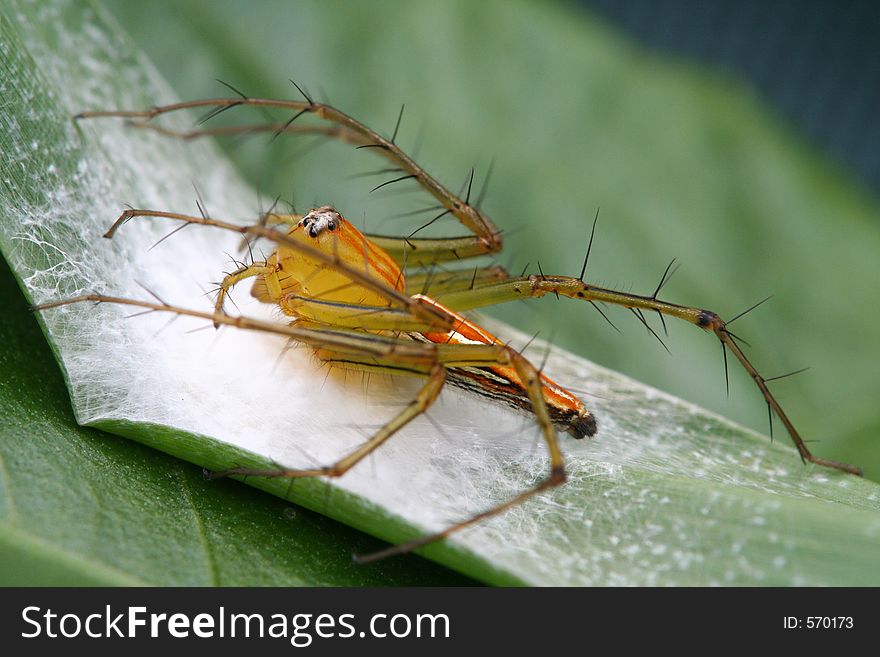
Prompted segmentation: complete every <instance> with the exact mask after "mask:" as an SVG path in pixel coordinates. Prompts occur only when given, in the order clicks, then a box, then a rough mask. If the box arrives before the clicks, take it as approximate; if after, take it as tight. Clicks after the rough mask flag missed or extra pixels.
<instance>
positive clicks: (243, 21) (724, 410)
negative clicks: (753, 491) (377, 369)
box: [106, 0, 880, 479]
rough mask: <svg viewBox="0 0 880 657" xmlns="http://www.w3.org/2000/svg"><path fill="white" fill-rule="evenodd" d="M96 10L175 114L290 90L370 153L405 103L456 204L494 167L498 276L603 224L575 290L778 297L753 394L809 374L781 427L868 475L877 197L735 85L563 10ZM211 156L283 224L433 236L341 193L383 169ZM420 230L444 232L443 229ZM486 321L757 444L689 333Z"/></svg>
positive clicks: (735, 390) (551, 315)
mask: <svg viewBox="0 0 880 657" xmlns="http://www.w3.org/2000/svg"><path fill="white" fill-rule="evenodd" d="M106 4H107V6H108V7H109V8H110V10H111V11H112V12H113V13H114V14H115V15H116V16H117V18H118V19H119V21H120V24H121V27H120V29H124V30H127V31H128V32H129V33H130V34H131V35H132V36H133V37H134V38H135V40H136V41H137V42H138V43H139V44H140V46H141V47H142V48H143V49H144V50H145V51H147V53H148V54H149V56H150V57H151V58H152V60H153V61H154V62H155V63H156V65H157V66H158V68H159V70H160V72H161V73H162V75H163V76H164V77H165V78H166V79H168V80H169V81H170V83H171V84H172V85H173V86H174V88H175V90H176V92H177V93H178V95H179V96H180V97H181V98H184V99H191V98H199V97H212V96H218V95H220V96H225V95H228V93H229V92H228V90H225V89H224V88H223V87H221V86H220V85H219V84H217V83H216V82H215V78H220V79H222V80H225V81H227V82H229V83H230V84H233V85H235V86H236V87H238V88H240V89H242V90H243V91H244V92H246V93H247V94H249V95H264V96H269V97H296V96H297V94H296V92H295V90H294V89H293V88H292V86H291V85H290V83H289V82H288V78H294V79H295V80H296V81H297V82H298V83H300V84H302V85H305V86H306V87H307V88H308V89H309V90H310V92H311V93H312V94H313V95H314V96H316V97H317V98H318V99H319V100H325V101H330V102H332V103H334V104H336V105H338V106H339V107H340V108H341V109H343V110H345V111H347V112H349V113H351V114H353V115H354V116H356V117H357V118H359V119H361V120H362V121H364V122H366V123H367V124H369V125H371V126H372V127H374V128H376V129H378V130H380V131H384V132H385V133H387V134H390V133H391V131H392V130H393V128H394V123H395V120H396V118H397V113H398V111H399V109H400V105H401V103H405V104H406V110H405V113H404V117H403V123H402V126H401V129H400V135H399V137H398V140H397V141H398V143H399V144H400V145H401V146H402V147H403V148H404V149H405V150H408V151H409V152H411V153H412V152H414V151H415V152H416V155H417V156H418V159H419V161H420V162H421V163H422V164H423V166H425V167H426V168H427V169H428V171H430V172H431V173H432V174H434V175H435V176H437V177H438V178H439V179H440V180H442V181H444V182H445V183H447V184H448V185H449V186H450V187H452V188H453V189H457V188H458V187H459V185H461V184H462V181H464V179H465V177H466V176H467V174H468V172H469V170H470V167H471V166H475V167H476V171H477V174H476V181H477V184H481V183H482V181H483V179H484V177H485V174H486V170H487V168H488V167H489V164H490V162H492V161H494V163H495V164H494V173H493V177H492V180H491V184H490V186H489V190H488V193H487V195H486V199H485V202H484V204H483V208H484V209H485V210H486V211H487V212H488V213H489V215H490V216H492V217H493V219H494V220H495V221H496V223H498V224H499V225H500V226H501V227H502V228H503V229H505V231H506V236H507V237H506V239H507V241H506V248H505V251H504V253H503V254H502V255H501V257H500V258H499V262H501V263H502V264H505V265H507V266H509V267H510V268H511V269H512V270H515V271H516V272H519V271H520V270H521V269H522V268H523V267H525V266H527V265H528V266H529V268H530V270H531V271H535V270H536V263H537V262H540V263H541V267H542V268H543V270H544V271H545V272H546V273H550V272H553V273H564V274H573V275H576V274H577V272H578V270H579V268H580V263H581V260H582V258H583V253H584V250H585V247H586V242H587V238H588V236H589V227H590V222H591V220H592V216H593V214H594V213H595V211H596V209H597V208H598V207H601V218H600V223H599V230H598V236H597V241H596V244H595V245H594V249H593V255H592V257H591V262H590V269H589V271H588V274H587V276H588V280H590V281H591V282H594V283H598V284H604V285H608V286H616V287H619V288H621V289H625V290H632V291H635V292H641V293H650V292H651V291H653V289H654V287H655V286H656V284H657V282H658V280H659V278H660V275H661V273H662V272H663V270H664V268H665V267H666V265H667V263H668V262H669V260H671V259H672V258H673V257H677V258H678V262H680V263H681V265H682V267H681V269H680V271H679V272H678V273H677V274H676V276H675V278H674V279H673V280H672V282H671V283H670V284H669V285H668V286H667V288H666V289H665V292H664V294H665V297H666V298H667V300H669V301H673V302H678V303H686V304H693V305H697V306H701V307H705V308H711V309H713V310H716V311H718V312H719V313H721V314H722V315H726V316H728V317H730V316H733V315H734V314H736V313H738V312H740V311H741V310H744V309H745V308H747V307H749V306H751V305H752V304H753V303H755V302H757V301H759V300H760V299H762V298H764V297H765V296H767V295H770V294H772V295H774V298H773V299H772V301H770V302H769V303H767V304H765V305H764V306H762V307H761V308H760V309H759V310H756V311H755V312H754V313H752V314H751V315H749V316H748V317H747V318H744V319H742V320H740V321H739V322H738V323H737V327H736V330H737V333H738V334H740V335H742V336H743V337H744V338H746V339H747V340H749V342H750V343H751V344H752V345H753V346H752V348H751V349H750V351H749V353H750V355H751V356H752V357H753V359H754V362H755V363H756V365H757V366H758V368H759V369H760V370H761V372H762V373H763V374H764V375H765V376H768V377H769V376H775V375H779V374H783V373H786V372H789V371H792V370H795V369H798V368H801V367H805V366H810V368H811V369H810V370H809V371H808V372H806V373H804V374H801V375H799V376H797V377H793V378H792V379H787V380H785V381H780V382H778V383H776V384H774V385H775V389H776V390H777V392H778V394H779V396H780V398H781V400H782V403H783V405H784V407H785V408H786V409H788V411H789V413H790V415H791V416H792V418H793V419H794V421H795V423H796V424H797V425H798V426H799V427H800V428H801V430H802V432H803V433H804V434H805V437H806V438H808V439H810V440H815V441H819V442H818V443H814V444H813V449H814V450H815V451H816V452H817V453H818V454H821V455H823V456H827V457H832V458H838V459H844V460H849V461H852V462H855V463H857V464H858V465H861V466H863V467H864V468H865V470H866V473H867V475H868V476H869V477H871V478H874V479H880V442H878V441H877V439H876V437H877V434H878V429H880V413H878V408H877V402H876V397H877V392H878V390H877V386H876V381H877V373H876V369H877V363H878V362H880V341H878V340H877V337H878V332H877V329H876V326H877V325H878V319H880V317H878V315H880V306H878V304H877V303H876V298H877V290H878V282H880V276H878V255H880V221H878V219H880V212H878V206H877V203H876V199H874V198H872V197H871V196H870V195H869V194H868V193H867V192H866V191H865V190H864V189H862V188H860V187H859V185H858V184H856V183H855V182H853V180H852V177H851V175H850V174H849V173H847V172H844V171H842V170H841V169H840V168H838V167H837V166H836V165H834V164H832V163H831V162H830V160H829V159H828V158H826V157H825V156H824V155H821V154H820V153H818V152H817V151H816V150H814V148H813V147H811V146H808V145H807V144H806V142H805V141H804V139H803V137H802V135H801V134H800V133H799V132H797V130H795V129H794V128H793V127H791V126H790V125H788V124H786V123H785V122H784V121H783V120H781V119H780V118H779V117H778V116H776V115H775V114H774V112H773V111H771V110H769V109H768V108H767V106H766V105H765V104H764V103H763V102H762V101H761V100H759V99H758V97H757V96H756V94H755V93H754V91H753V90H752V88H751V87H750V86H749V85H748V84H747V83H745V82H743V81H742V80H740V79H737V78H735V77H734V76H732V75H730V74H727V73H724V72H721V71H719V70H710V69H709V68H706V67H702V66H699V65H697V64H694V63H693V62H691V61H688V60H686V59H683V58H673V57H670V56H667V55H664V54H662V53H658V52H656V51H649V50H647V49H644V48H643V47H641V46H639V45H637V43H636V42H635V41H634V39H633V38H632V37H631V36H629V35H627V34H624V33H623V32H621V31H619V30H618V29H617V28H615V27H613V26H611V25H610V24H609V23H607V22H605V20H604V19H599V18H597V17H596V16H594V15H592V14H590V13H588V12H585V11H583V10H581V9H579V8H577V7H575V6H573V5H568V4H563V3H553V2H548V3H532V4H530V3H524V2H509V1H500V0H499V1H495V2H479V3H476V2H466V1H463V0H462V1H459V2H419V3H411V2H403V1H400V2H382V3H348V2H339V1H330V2H328V1H314V2H295V3H291V2H281V1H276V2H269V1H264V2H255V3H248V4H245V3H240V2H232V1H212V2H207V1H205V2H186V3H179V2H174V1H173V0H163V1H158V2H151V3H131V2H126V1H124V0H110V1H109V2H107V3H106ZM707 38H711V35H710V36H709V37H707ZM235 112H239V114H237V115H234V114H235ZM260 118H261V117H260V115H259V114H257V113H250V114H249V113H248V111H247V110H235V111H234V112H228V113H226V114H225V115H224V117H223V119H224V120H227V121H233V122H235V121H238V122H250V121H258V120H260ZM224 148H225V149H226V150H227V152H228V153H229V154H230V156H231V157H232V158H233V159H234V160H235V161H236V162H237V163H238V164H239V165H240V169H241V170H242V172H243V173H244V174H245V175H246V176H247V177H248V178H249V179H250V180H251V181H252V182H253V183H254V185H255V188H259V190H260V192H261V195H262V197H263V203H264V205H266V204H268V203H269V202H270V199H272V198H273V197H274V196H275V195H276V194H279V193H280V194H283V195H284V196H285V197H286V198H292V199H293V200H294V201H295V202H296V204H297V206H298V207H300V208H307V207H309V206H312V205H318V204H323V203H333V204H334V205H337V206H338V207H340V208H341V209H342V210H343V212H344V213H345V214H346V215H347V216H348V217H349V219H351V220H353V221H355V222H356V223H358V224H361V225H364V224H365V225H366V226H367V228H368V229H369V230H372V231H375V232H384V233H401V234H405V233H408V232H410V231H411V230H412V229H413V228H415V227H417V226H418V225H420V223H421V222H424V221H425V220H426V218H429V217H430V216H431V215H421V216H417V217H414V218H409V219H401V218H397V219H395V218H393V217H392V215H395V214H400V213H402V212H406V211H409V210H413V209H417V208H420V207H424V206H425V205H427V204H428V203H426V200H425V198H424V197H423V196H421V195H419V194H418V193H416V192H415V191H412V193H410V191H411V190H414V188H415V187H414V186H413V185H410V183H402V184H401V185H396V186H391V187H389V188H386V189H385V190H383V191H382V192H378V193H375V194H369V190H370V189H371V188H372V187H373V186H375V185H376V184H378V183H379V182H382V181H383V180H385V178H382V177H366V178H362V177H356V174H359V173H363V172H368V171H371V170H375V169H378V168H381V167H382V166H384V165H383V163H382V162H381V161H380V160H378V159H376V158H375V157H372V156H371V155H370V154H369V153H366V152H364V151H359V152H352V151H351V149H350V148H348V147H344V146H341V145H336V144H323V145H320V146H319V147H315V144H313V143H312V142H311V141H310V140H308V139H306V140H299V141H297V140H295V139H292V140H286V139H278V140H275V141H274V142H272V143H268V139H267V138H264V137H258V138H253V139H250V140H246V141H242V140H232V141H227V142H225V144H224ZM127 200H128V202H130V203H133V204H137V199H127ZM207 202H208V204H209V206H210V199H207ZM258 206H259V203H258V200H257V196H256V192H255V196H254V212H255V213H256V212H257V210H258ZM177 209H178V210H180V208H177ZM210 209H211V211H212V213H214V214H216V215H221V214H222V208H214V207H212V208H210ZM420 220H421V221H420ZM437 228H438V232H439V233H446V234H456V235H457V234H461V229H460V228H459V226H458V225H457V224H455V223H454V222H449V223H447V224H445V225H440V226H438V227H437ZM489 313H490V314H491V315H493V316H495V317H499V318H501V319H504V320H506V321H508V322H510V323H511V324H513V325H515V326H517V327H519V328H521V329H523V330H526V331H531V332H537V331H538V330H540V331H541V333H540V335H541V337H543V338H545V339H549V340H551V341H552V342H553V343H554V344H558V345H560V346H563V347H565V348H567V349H570V350H572V351H575V352H577V353H580V354H583V355H584V356H586V357H588V358H590V359H592V360H594V361H596V362H599V363H601V364H603V365H606V366H608V367H611V368H613V369H616V370H619V371H622V372H624V373H627V374H629V375H631V376H633V377H635V378H637V379H640V380H642V381H645V382H647V383H649V384H652V385H654V386H656V387H658V388H661V389H663V390H667V391H669V392H672V393H674V394H677V395H679V396H681V397H684V398H686V399H689V400H692V401H694V402H696V403H698V404H700V405H703V406H706V407H708V408H710V409H714V410H716V411H717V412H719V413H721V414H723V415H726V416H728V417H731V418H733V419H734V420H737V421H739V422H741V423H743V424H746V425H748V426H750V427H753V428H756V429H758V430H760V431H762V432H764V433H766V432H767V413H766V407H765V406H764V404H763V401H762V400H761V398H760V395H759V393H758V392H757V390H755V389H754V387H753V386H752V384H751V382H750V381H749V380H748V378H747V376H745V374H744V373H743V372H740V371H738V370H737V369H735V368H732V370H731V394H730V397H729V398H727V396H726V395H725V383H724V374H723V368H722V360H721V353H720V351H721V350H720V348H719V346H718V344H717V343H716V341H715V340H714V339H713V338H711V337H709V336H706V335H701V334H700V332H699V331H697V330H696V329H694V328H692V327H689V326H680V325H670V327H669V329H670V336H669V338H668V340H667V344H668V346H669V349H670V350H671V355H668V354H666V352H665V351H664V350H663V349H662V348H661V347H660V345H658V344H657V343H656V341H655V340H654V338H652V337H651V336H650V335H648V334H647V332H646V331H645V330H644V328H643V327H641V326H640V325H638V324H637V323H636V321H635V320H634V319H633V318H632V317H631V316H629V315H628V314H627V313H624V312H623V311H616V310H615V309H611V310H610V311H609V316H610V317H611V319H612V320H613V321H614V322H615V323H616V324H617V325H618V326H620V328H621V330H622V331H623V335H618V334H617V333H616V332H615V331H613V330H612V329H611V328H610V327H609V326H608V325H607V324H606V323H605V322H604V321H603V320H602V318H601V317H599V316H598V314H596V313H595V312H593V311H592V309H591V308H589V307H588V306H583V305H578V304H576V303H574V302H565V301H562V302H557V301H556V300H555V299H550V298H548V299H545V300H543V301H533V302H531V303H518V304H511V305H508V306H506V307H496V308H493V309H491V310H490V311H489ZM658 326H659V325H658ZM588 385H589V384H588V382H587V383H585V387H586V388H587V389H588ZM776 429H777V433H776V435H777V437H781V436H782V435H783V432H782V429H781V427H780V426H778V423H777V427H776Z"/></svg>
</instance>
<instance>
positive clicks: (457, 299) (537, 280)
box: [437, 275, 862, 476]
mask: <svg viewBox="0 0 880 657" xmlns="http://www.w3.org/2000/svg"><path fill="white" fill-rule="evenodd" d="M545 294H554V295H556V296H566V297H571V298H573V299H580V300H582V301H587V302H590V303H594V304H595V303H597V302H601V303H608V304H612V305H617V306H623V307H624V308H629V309H631V310H633V311H634V312H637V313H638V312H641V311H643V310H649V311H653V312H657V313H659V314H660V315H661V316H662V315H668V316H670V317H676V318H678V319H681V320H684V321H686V322H689V323H691V324H694V325H695V326H698V327H700V328H701V329H703V330H705V331H709V332H712V333H714V334H715V336H716V337H717V338H718V340H719V341H720V342H721V345H722V346H723V347H724V349H725V354H726V350H730V352H731V353H732V354H733V355H734V356H735V357H736V359H737V360H738V361H739V362H740V364H741V365H742V367H743V369H745V371H746V372H748V374H749V376H750V377H751V378H752V380H753V381H754V382H755V385H756V386H757V387H758V389H759V390H760V391H761V394H762V395H763V397H764V400H765V401H766V402H767V405H768V406H769V407H770V408H771V409H772V411H773V412H774V413H776V416H777V417H778V418H779V419H780V420H781V421H782V423H783V425H785V428H786V430H787V431H788V435H789V436H790V437H791V440H792V442H793V443H794V445H795V447H796V448H797V450H798V453H799V454H800V456H801V459H802V460H803V461H804V462H807V461H809V462H810V463H815V464H817V465H821V466H825V467H828V468H833V469H836V470H842V471H843V472H848V473H850V474H855V475H859V476H861V474H862V471H861V469H860V468H857V467H856V466H853V465H850V464H848V463H841V462H838V461H832V460H830V459H825V458H822V457H819V456H815V455H813V454H812V453H811V452H810V450H809V448H808V447H807V445H806V443H805V442H804V440H803V438H801V435H800V433H799V432H798V430H797V429H796V428H795V426H794V424H793V423H792V421H791V420H790V419H789V417H788V415H787V414H786V413H785V411H784V410H783V408H782V406H781V405H780V404H779V402H778V401H777V399H776V397H775V396H774V395H773V393H772V392H771V390H770V388H769V386H768V385H767V380H766V379H765V378H764V377H763V376H761V375H760V374H759V373H758V370H757V369H756V368H755V366H754V365H752V363H751V361H749V359H748V357H747V356H746V355H745V353H744V352H743V350H742V349H741V347H740V345H739V342H737V338H736V336H734V335H733V334H732V333H731V332H730V331H729V330H728V328H727V324H728V322H725V321H724V320H723V319H721V317H720V316H719V315H718V314H717V313H715V312H713V311H711V310H705V309H703V308H697V307H693V306H682V305H678V304H674V303H668V302H666V301H661V300H660V299H658V298H656V296H655V295H652V296H642V295H638V294H631V293H628V292H620V291H617V290H611V289H608V288H603V287H597V286H594V285H589V284H587V283H585V282H584V281H583V280H581V279H579V278H573V277H569V276H544V275H538V276H535V275H532V276H520V277H514V278H510V279H508V280H505V281H501V282H497V283H490V284H487V285H484V286H481V287H478V288H475V289H473V290H464V291H457V292H449V293H443V294H439V295H438V296H437V301H439V302H440V303H442V304H443V305H444V306H446V307H448V308H450V309H452V310H456V311H462V310H469V309H471V308H479V307H481V306H489V305H494V304H498V303H504V302H507V301H515V300H519V299H527V298H532V297H535V298H537V297H542V296H544V295H545Z"/></svg>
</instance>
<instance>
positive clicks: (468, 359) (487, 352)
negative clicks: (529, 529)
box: [34, 294, 566, 563]
mask: <svg viewBox="0 0 880 657" xmlns="http://www.w3.org/2000/svg"><path fill="white" fill-rule="evenodd" d="M87 301H92V302H97V303H115V304H121V305H126V306H135V307H140V308H145V309H146V310H148V311H156V312H170V313H174V314H177V315H185V316H189V317H195V318H200V319H206V320H210V321H213V322H215V323H217V324H222V325H225V326H234V327H236V328H243V329H248V330H253V331H260V332H264V333H274V334H279V335H284V336H286V337H290V338H294V339H296V340H300V341H302V342H304V343H306V344H308V345H310V346H312V347H313V348H315V349H316V354H317V355H318V357H319V358H321V359H322V360H326V361H329V362H332V363H336V364H344V365H345V366H346V367H349V368H354V369H363V370H381V371H387V372H389V373H397V374H400V373H408V374H419V375H422V376H427V377H428V380H427V381H426V383H425V385H424V386H423V387H422V389H421V390H420V391H419V393H418V394H417V396H416V398H415V399H414V400H413V401H412V402H411V403H410V404H409V405H407V407H406V408H404V410H403V411H402V412H400V413H399V414H398V415H397V416H396V417H394V418H393V419H392V420H391V421H389V422H388V423H386V424H385V425H384V426H382V427H381V428H380V429H379V430H378V431H377V432H376V433H375V434H374V435H373V436H372V437H371V438H370V439H369V440H367V441H366V442H364V443H362V444H361V445H360V446H359V447H358V448H357V449H355V450H354V451H353V452H351V453H350V454H348V455H347V456H345V457H343V458H342V459H340V460H339V461H337V462H336V463H334V464H332V465H329V466H325V467H318V468H311V469H304V470H286V469H277V470H266V469H254V468H232V469H230V470H226V471H224V472H221V473H217V474H218V475H225V476H260V477H289V478H300V477H323V476H330V477H340V476H342V475H344V474H345V473H346V472H347V471H348V470H350V469H351V468H352V467H354V466H355V465H356V464H357V463H359V462H360V461H361V460H363V458H364V457H366V456H367V455H368V454H370V453H371V452H373V451H374V450H375V449H377V448H378V447H379V446H380V445H382V444H383V443H384V442H386V441H387V440H388V439H389V438H390V437H391V436H392V435H394V434H395V433H396V432H397V431H399V430H400V429H401V428H402V427H404V426H405V425H406V424H408V423H409V422H410V421H412V420H413V419H414V418H416V417H418V416H419V415H421V414H423V413H424V412H425V411H426V410H427V409H428V408H429V407H430V406H431V404H432V403H433V402H434V400H435V399H436V398H437V396H438V394H439V393H440V390H441V389H442V387H443V385H444V383H445V382H446V372H447V370H449V369H454V368H457V367H468V366H478V367H479V366H488V365H501V366H507V367H511V368H513V369H514V370H515V371H516V373H517V375H518V377H519V379H520V381H521V382H522V384H523V387H524V389H525V391H526V393H527V395H528V398H529V400H530V402H531V405H532V411H533V413H534V415H535V418H536V421H537V423H538V425H539V427H540V429H541V434H542V437H543V438H544V441H545V443H546V445H547V450H548V452H549V456H550V473H549V475H548V476H547V477H546V478H545V479H542V480H541V481H539V482H538V483H537V484H536V485H535V486H534V487H532V488H530V489H528V490H526V491H524V492H522V493H520V494H518V495H516V496H515V497H513V498H511V499H510V500H507V501H505V502H503V503H501V504H498V505H496V506H493V507H491V508H489V509H487V510H485V511H482V512H480V513H478V514H475V515H474V516H472V517H470V518H467V519H466V520H463V521H461V522H458V523H455V524H453V525H451V526H449V527H447V528H445V529H444V530H442V531H440V532H437V533H434V534H430V535H427V536H424V537H421V538H418V539H415V540H413V541H410V542H408V543H404V544H401V545H397V546H392V547H389V548H387V549H385V550H382V551H380V552H377V553H375V554H371V555H365V556H360V557H356V559H357V560H358V561H359V562H361V563H367V562H371V561H375V560H378V559H383V558H386V557H389V556H393V555H398V554H405V553H407V552H411V551H413V550H415V549H417V548H420V547H423V546H425V545H428V544H429V543H433V542H435V541H439V540H442V539H444V538H447V537H448V536H450V535H452V534H454V533H455V532H457V531H460V530H462V529H464V528H466V527H469V526H471V525H473V524H475V523H477V522H480V521H482V520H485V519H487V518H490V517H493V516H495V515H498V514H500V513H502V512H503V511H506V510H507V509H509V508H511V507H513V506H516V505H518V504H521V503H522V502H524V501H526V500H527V499H528V498H530V497H532V496H534V495H536V494H538V493H540V492H542V491H544V490H547V489H549V488H553V487H556V486H559V485H562V484H563V483H565V480H566V473H565V461H564V458H563V456H562V451H561V450H560V448H559V442H558V437H557V435H556V428H555V427H554V425H553V421H552V419H551V417H550V412H549V410H548V408H547V403H546V400H545V399H544V392H543V386H542V383H541V375H540V372H539V371H538V370H537V368H535V366H534V365H532V363H530V362H529V361H528V360H527V359H526V358H525V357H524V356H522V355H521V354H520V353H519V352H517V351H516V350H514V349H512V348H511V347H508V346H506V345H501V344H492V345H489V344H486V345H472V344H435V343H430V342H428V343H423V342H414V341H411V340H406V339H397V338H391V337H388V336H380V335H372V334H367V333H360V332H355V331H343V330H337V329H325V328H315V327H313V326H312V325H309V326H308V327H305V328H304V327H299V326H296V325H293V326H289V325H284V324H278V323H274V322H266V321H262V320H257V319H252V318H248V317H243V316H235V317H233V316H230V315H226V314H224V313H218V312H214V313H208V312H202V311H196V310H189V309H185V308H179V307H176V306H172V305H169V304H167V303H164V302H160V301H140V300H136V299H126V298H121V297H111V296H106V295H99V294H88V295H83V296H79V297H74V298H71V299H65V300H61V301H55V302H50V303H46V304H41V305H38V306H34V310H37V311H45V310H48V309H51V308H57V307H60V306H65V305H70V304H75V303H82V302H87Z"/></svg>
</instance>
